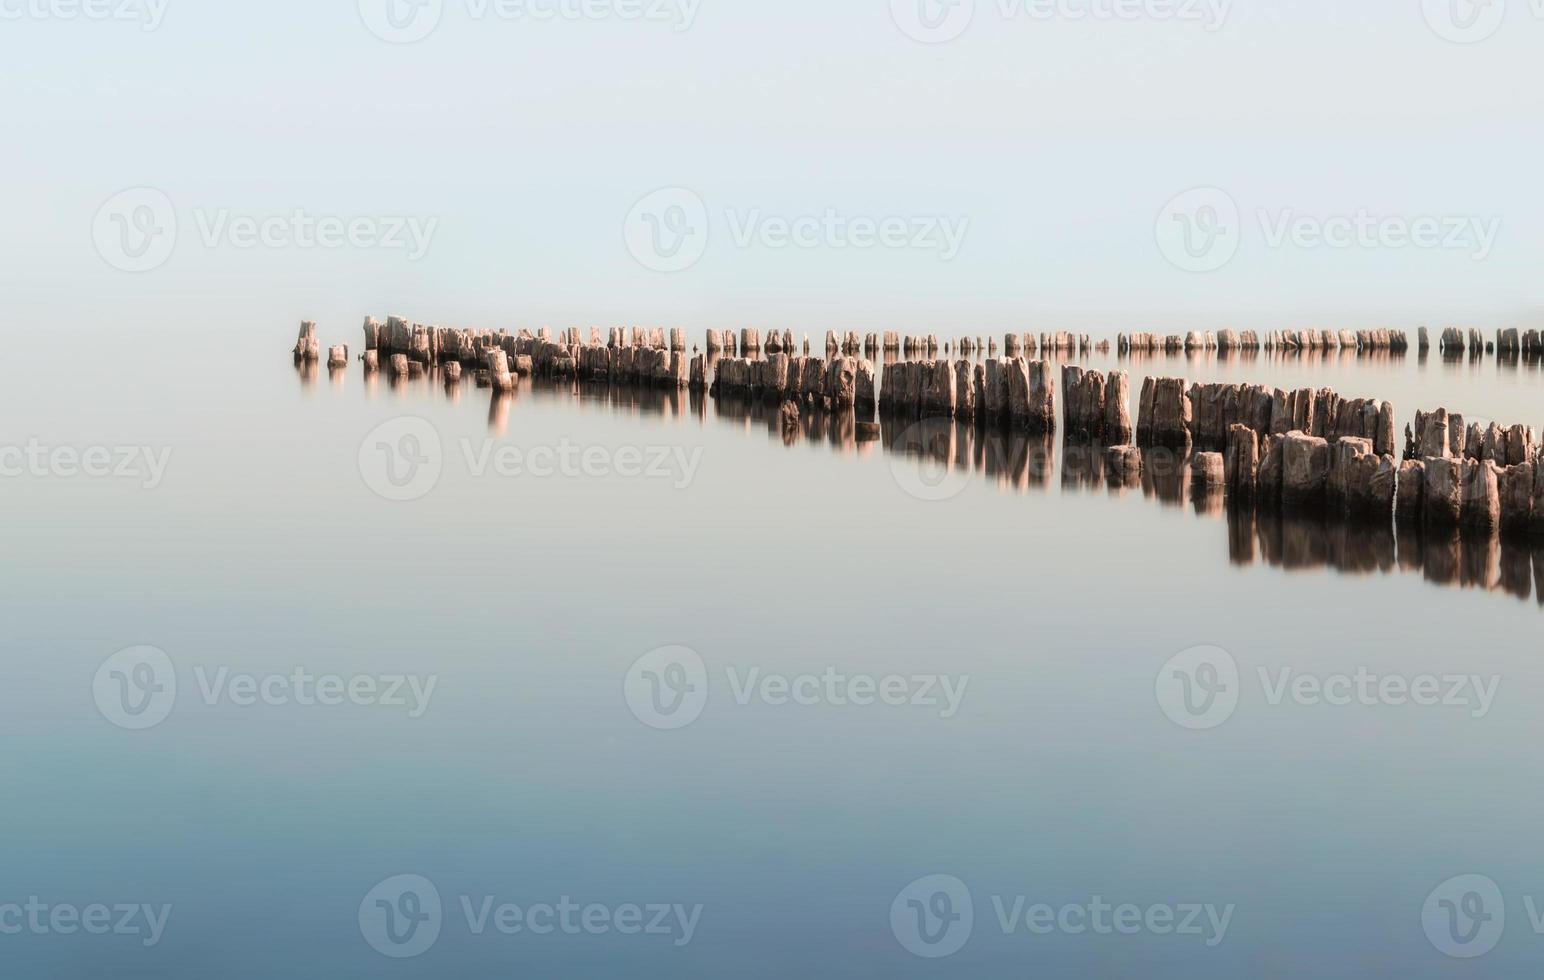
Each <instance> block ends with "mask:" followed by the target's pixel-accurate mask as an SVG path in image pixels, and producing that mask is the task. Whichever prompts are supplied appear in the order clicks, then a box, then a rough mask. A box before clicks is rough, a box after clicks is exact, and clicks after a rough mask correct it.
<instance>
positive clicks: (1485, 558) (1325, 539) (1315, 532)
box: [1227, 502, 1544, 605]
mask: <svg viewBox="0 0 1544 980" xmlns="http://www.w3.org/2000/svg"><path fill="white" fill-rule="evenodd" d="M1227 520H1228V558H1229V560H1230V561H1231V562H1232V563H1233V564H1234V565H1241V566H1242V565H1253V564H1254V563H1255V561H1256V558H1257V556H1258V557H1259V558H1260V559H1263V561H1264V564H1267V565H1273V566H1276V567H1279V568H1284V569H1286V570H1288V571H1312V570H1319V569H1330V570H1334V571H1337V572H1342V573H1347V574H1352V575H1371V574H1374V573H1377V574H1390V573H1392V572H1396V571H1398V572H1404V573H1407V574H1419V575H1421V576H1422V577H1423V578H1424V579H1425V580H1426V581H1427V582H1430V583H1432V584H1433V585H1442V586H1451V587H1457V588H1465V589H1479V590H1481V591H1486V592H1500V593H1505V594H1507V595H1512V596H1515V597H1517V598H1519V599H1528V598H1530V597H1533V596H1535V594H1536V592H1535V580H1536V579H1537V580H1539V581H1544V549H1540V548H1538V547H1537V546H1536V545H1533V544H1532V543H1530V542H1525V541H1517V540H1513V539H1511V538H1503V537H1501V536H1500V535H1498V534H1496V533H1494V532H1489V533H1487V532H1484V531H1475V530H1472V529H1459V528H1440V529H1439V528H1428V527H1422V526H1421V525H1420V524H1419V523H1413V522H1410V523H1400V524H1399V526H1398V527H1397V529H1396V527H1395V523H1394V521H1393V520H1392V519H1390V520H1389V521H1365V520H1361V521H1358V520H1345V519H1342V518H1341V517H1339V516H1338V515H1334V514H1331V513H1318V514H1294V513H1287V512H1282V511H1279V510H1277V509H1274V508H1258V509H1257V508H1253V507H1250V506H1247V505H1244V506H1240V505H1237V504H1235V503H1232V502H1230V503H1229V504H1228V506H1227ZM1538 601H1539V604H1540V605H1544V592H1540V593H1538Z"/></svg>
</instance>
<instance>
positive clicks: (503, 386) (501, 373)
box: [392, 350, 515, 391]
mask: <svg viewBox="0 0 1544 980" xmlns="http://www.w3.org/2000/svg"><path fill="white" fill-rule="evenodd" d="M392 360H394V361H395V360H396V358H395V357H394V358H392ZM487 367H488V382H489V383H490V384H491V385H492V386H493V387H494V388H496V389H497V390H499V391H512V390H513V389H514V387H515V379H514V377H513V376H512V375H511V374H510V373H509V355H508V354H506V353H504V352H503V351H502V350H491V351H489V352H488V362H487Z"/></svg>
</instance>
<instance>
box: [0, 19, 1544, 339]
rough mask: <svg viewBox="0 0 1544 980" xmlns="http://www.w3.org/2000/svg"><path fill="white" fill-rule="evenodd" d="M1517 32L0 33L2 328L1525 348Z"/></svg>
mask: <svg viewBox="0 0 1544 980" xmlns="http://www.w3.org/2000/svg"><path fill="white" fill-rule="evenodd" d="M83 3H84V6H83ZM1535 6H1538V7H1540V8H1544V0H1505V2H1502V0H1490V2H1489V3H1481V4H1478V5H1476V4H1473V3H1471V0H1451V3H1450V2H1449V0H1401V2H1390V0H1380V2H1368V3H1360V4H1347V3H1343V2H1339V3H1331V2H1328V0H1294V2H1291V3H1286V2H1280V3H1266V2H1261V0H1255V2H1250V0H1234V2H1231V3H1230V2H1226V0H952V3H945V2H943V0H848V2H845V3H839V4H832V3H827V2H822V3H816V2H808V0H785V2H780V3H776V4H772V3H746V2H743V0H742V2H736V3H733V4H729V3H723V2H721V0H718V2H715V0H502V2H499V0H357V2H356V0H328V2H315V0H310V2H304V0H273V2H269V3H264V4H262V5H258V6H250V5H231V4H214V3H200V4H193V3H189V2H185V0H110V2H108V0H0V79H3V83H4V89H5V91H6V93H7V97H6V113H5V117H6V123H5V126H6V132H7V137H8V138H7V140H6V152H5V153H4V154H3V155H0V174H3V176H4V178H5V179H4V186H5V187H6V188H8V193H7V195H6V196H7V205H8V206H7V212H8V216H9V219H10V220H9V221H7V222H5V224H4V226H3V230H0V313H4V314H5V315H6V317H7V320H8V321H9V323H10V324H11V325H12V328H13V329H15V328H17V327H19V326H21V325H23V324H29V323H30V324H53V325H55V326H56V327H63V328H65V329H68V330H73V331H106V330H131V331H133V332H134V333H135V334H136V335H138V336H141V337H148V338H155V337H158V336H161V335H165V336H167V337H169V338H170V337H174V336H176V335H178V334H179V333H180V332H184V331H188V330H208V329H210V328H211V326H216V327H217V326H219V325H220V324H226V325H230V326H236V325H242V326H243V329H245V328H246V327H247V326H250V325H252V324H266V323H268V322H273V323H275V324H276V325H280V326H276V329H280V331H281V332H285V331H292V330H293V326H294V322H295V321H298V320H300V319H302V318H305V319H316V320H318V321H321V322H322V323H323V324H324V327H323V336H324V340H337V339H344V340H350V341H353V340H354V339H355V334H356V333H357V330H358V323H359V322H360V321H361V320H362V318H363V316H365V315H366V314H374V315H377V316H385V315H386V314H388V313H396V314H401V315H405V316H408V317H410V318H412V319H415V320H419V321H421V322H427V323H438V324H444V325H455V326H491V327H510V328H516V327H521V326H533V325H538V324H542V323H551V324H553V325H555V326H565V325H570V324H576V325H577V324H584V325H588V324H600V325H611V324H635V323H644V324H659V325H682V326H686V327H688V328H689V329H692V330H702V329H706V328H709V327H725V326H746V325H755V326H762V327H763V328H779V329H782V328H787V329H792V330H794V331H796V332H798V331H803V332H808V333H812V334H815V335H816V336H819V335H820V334H821V333H823V332H824V330H826V329H833V328H837V329H853V330H859V331H867V330H884V329H898V330H903V331H906V330H910V331H919V330H927V331H934V332H937V333H940V334H958V333H967V332H1001V331H1003V330H1052V329H1062V328H1065V329H1074V330H1079V331H1084V332H1090V333H1094V334H1096V335H1102V336H1113V334H1114V332H1116V331H1117V330H1138V329H1157V330H1185V329H1189V328H1192V327H1194V328H1198V329H1208V328H1221V327H1226V326H1232V327H1236V328H1241V329H1249V328H1254V329H1262V330H1267V329H1276V328H1283V327H1294V328H1296V327H1302V326H1331V327H1341V326H1345V327H1360V326H1375V325H1390V326H1396V327H1406V328H1412V327H1414V326H1417V325H1422V324H1427V325H1431V326H1433V327H1441V326H1444V325H1448V324H1463V325H1475V326H1479V327H1482V328H1485V329H1491V328H1494V327H1497V326H1509V325H1518V326H1524V327H1527V326H1530V325H1532V326H1541V325H1544V324H1541V323H1540V320H1541V319H1544V302H1541V301H1540V295H1539V294H1540V286H1539V282H1540V276H1539V273H1540V271H1541V270H1544V231H1541V229H1544V189H1541V182H1540V180H1539V178H1538V176H1537V170H1538V168H1537V163H1536V162H1537V160H1539V159H1540V158H1541V152H1540V151H1541V149H1544V147H1541V142H1544V137H1541V135H1540V133H1541V130H1540V127H1539V126H1538V119H1539V118H1540V117H1541V114H1540V111H1539V110H1540V103H1541V102H1544V85H1541V84H1540V82H1541V81H1544V62H1541V61H1540V60H1539V59H1538V57H1537V52H1538V51H1539V50H1540V45H1541V44H1544V9H1540V10H1536V9H1535ZM86 11H90V15H89V16H88V15H87V13H86Z"/></svg>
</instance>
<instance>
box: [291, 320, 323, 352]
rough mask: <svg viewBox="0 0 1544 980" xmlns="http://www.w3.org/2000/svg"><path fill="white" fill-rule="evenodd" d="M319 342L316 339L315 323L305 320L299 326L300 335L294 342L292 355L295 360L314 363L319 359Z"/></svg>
mask: <svg viewBox="0 0 1544 980" xmlns="http://www.w3.org/2000/svg"><path fill="white" fill-rule="evenodd" d="M321 350H322V348H321V342H320V341H318V340H317V339H316V322H315V321H313V320H306V321H305V322H304V323H302V324H301V325H300V335H299V337H297V338H296V340H295V348H294V351H293V353H294V355H295V358H296V359H297V360H301V361H315V360H318V359H319V358H320V357H321Z"/></svg>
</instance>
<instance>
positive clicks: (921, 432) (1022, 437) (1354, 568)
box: [296, 351, 1544, 606]
mask: <svg viewBox="0 0 1544 980" xmlns="http://www.w3.org/2000/svg"><path fill="white" fill-rule="evenodd" d="M1237 353H1239V352H1231V353H1230V356H1231V355H1232V354H1237ZM1307 353H1308V354H1309V356H1324V355H1323V353H1321V352H1307ZM1138 356H1140V357H1149V356H1156V357H1159V358H1162V357H1163V356H1164V355H1163V354H1161V353H1160V354H1157V355H1146V354H1143V355H1138ZM1292 356H1301V355H1292ZM1330 356H1341V357H1356V356H1358V355H1356V354H1355V353H1354V352H1350V351H1342V352H1330ZM1368 356H1373V357H1389V356H1393V357H1400V356H1402V355H1398V354H1395V355H1389V354H1387V353H1386V352H1379V353H1376V354H1373V355H1366V354H1363V355H1360V357H1361V358H1363V359H1365V358H1366V357H1368ZM894 358H895V355H894V354H887V355H886V358H885V359H886V360H887V361H889V360H893V359H894ZM1443 361H1444V362H1445V363H1448V362H1451V361H1452V358H1450V357H1448V356H1444V357H1443ZM1459 363H1461V364H1467V363H1468V355H1467V354H1460V355H1459ZM296 372H297V374H298V376H299V377H300V379H301V382H302V384H303V385H306V386H309V385H312V384H314V382H315V380H316V375H317V373H318V372H317V368H316V366H315V364H314V363H310V364H307V363H301V364H297V365H296ZM382 373H386V372H382ZM379 378H380V375H379V374H369V373H367V374H366V375H365V385H364V390H365V392H366V395H367V396H373V395H374V394H375V393H376V391H377V389H378V387H379ZM423 380H424V379H423V377H420V378H415V379H412V381H409V380H408V379H406V378H397V377H392V376H390V375H389V373H387V384H388V385H389V386H390V388H391V389H392V390H393V391H394V392H399V391H402V390H405V389H406V387H407V386H408V385H410V384H412V383H413V382H418V383H422V382H423ZM334 382H335V383H336V379H334ZM471 383H472V382H471V381H470V380H469V379H468V378H463V379H462V381H461V382H460V383H459V384H448V385H446V386H445V387H446V397H447V398H448V399H449V400H451V401H452V402H454V401H457V400H458V399H459V398H460V394H461V393H460V386H461V385H466V384H471ZM523 397H532V398H538V399H554V400H568V401H570V402H577V404H578V409H579V410H580V411H584V410H588V409H589V408H592V407H602V408H604V409H609V410H611V411H617V412H623V413H627V414H634V415H641V416H649V417H652V418H655V419H669V420H672V421H676V422H681V421H685V420H687V419H688V418H690V419H691V420H694V421H695V422H696V423H697V424H698V425H705V424H708V420H709V418H710V417H711V418H712V420H713V423H714V424H717V425H730V426H735V427H738V428H740V429H741V430H743V431H744V432H746V433H747V434H749V433H752V432H757V431H759V432H760V433H761V434H763V435H764V436H765V437H766V438H768V439H769V440H771V441H775V442H777V443H781V444H782V446H784V447H787V448H793V447H797V446H799V445H801V444H804V445H808V446H810V447H824V448H827V449H829V450H833V451H835V452H838V453H841V454H848V453H851V454H853V455H856V456H859V457H863V456H869V455H871V454H873V453H874V452H875V451H876V450H875V445H876V442H875V441H872V440H870V439H869V438H860V437H859V434H858V421H859V420H858V419H857V416H856V414H855V412H854V411H853V410H851V409H847V410H845V411H828V410H826V409H824V408H823V407H821V406H820V405H818V404H814V405H810V404H806V405H802V406H800V413H799V417H798V419H797V421H796V422H793V423H792V424H790V425H788V426H785V425H784V424H783V420H782V415H781V410H782V403H781V402H780V401H779V400H778V399H775V398H773V399H766V398H762V397H759V396H755V395H749V396H748V395H736V394H727V393H726V394H723V395H720V396H718V397H710V396H708V394H707V393H706V392H703V391H700V390H686V389H676V388H668V387H650V386H647V385H611V384H608V383H606V382H569V381H562V382H550V381H533V380H532V379H530V378H521V379H519V380H518V383H517V384H516V387H515V390H514V391H513V392H493V393H492V395H491V399H490V403H489V409H488V427H489V430H490V431H491V432H493V433H494V434H503V433H505V432H506V431H507V430H508V427H509V417H510V412H511V410H512V408H513V406H514V404H515V402H516V400H517V399H519V398H523ZM1059 441H1060V442H1061V443H1062V444H1061V446H1060V453H1059V454H1058V442H1059ZM877 445H878V447H879V449H878V451H880V452H883V453H885V454H891V455H895V456H898V457H901V458H903V459H905V460H907V461H908V462H909V463H910V464H912V465H915V466H916V467H918V469H919V472H920V471H922V470H931V471H933V474H934V476H935V477H936V478H937V479H938V480H939V481H940V482H941V481H942V480H943V479H945V478H947V479H950V480H952V481H953V483H954V484H955V485H962V484H963V480H964V479H965V478H968V479H972V480H973V479H978V478H979V479H982V480H984V481H985V482H986V483H987V484H989V485H991V486H993V487H995V488H997V489H998V490H1006V491H1009V492H1014V493H1028V492H1030V491H1045V490H1047V489H1048V488H1049V487H1050V485H1051V481H1052V479H1053V477H1057V478H1058V482H1059V484H1060V489H1061V491H1062V492H1063V493H1079V492H1081V493H1104V494H1107V495H1109V496H1114V497H1120V496H1124V495H1126V494H1129V493H1133V492H1135V491H1136V490H1138V489H1140V490H1141V493H1142V496H1143V497H1144V498H1147V499H1149V500H1152V501H1155V502H1156V503H1157V504H1158V505H1159V506H1162V507H1171V508H1184V507H1186V506H1187V505H1189V508H1190V509H1192V510H1193V511H1194V513H1195V514H1196V515H1197V516H1198V517H1201V518H1204V519H1222V520H1225V521H1226V522H1227V547H1228V559H1229V562H1230V563H1231V564H1233V565H1235V566H1248V565H1253V564H1255V563H1256V562H1263V563H1264V564H1266V565H1271V566H1275V567H1278V568H1283V569H1286V570H1288V571H1305V570H1332V571H1336V572H1341V573H1346V574H1355V575H1368V574H1372V573H1375V572H1376V573H1379V574H1389V573H1393V572H1396V571H1398V572H1404V573H1408V574H1420V575H1421V576H1422V577H1423V578H1424V579H1425V581H1427V582H1429V583H1432V584H1434V585H1441V586H1449V587H1458V588H1470V589H1478V590H1482V591H1487V592H1497V593H1503V594H1507V595H1512V596H1515V597H1517V598H1520V599H1528V598H1530V597H1534V596H1537V599H1538V602H1539V605H1540V606H1544V592H1541V591H1540V590H1539V589H1537V588H1536V583H1539V582H1544V548H1541V547H1540V546H1539V543H1536V542H1533V541H1531V540H1526V539H1517V538H1513V537H1511V536H1507V537H1505V538H1503V537H1502V536H1501V535H1499V534H1498V533H1496V532H1490V533H1488V534H1487V533H1484V532H1478V533H1476V532H1474V531H1472V530H1467V529H1465V530H1462V531H1461V530H1459V529H1440V530H1439V529H1431V528H1424V527H1421V526H1419V525H1418V524H1412V523H1409V522H1401V523H1400V524H1399V526H1398V527H1397V529H1396V526H1395V523H1396V522H1395V521H1394V519H1393V517H1392V515H1390V518H1389V519H1388V520H1387V521H1376V520H1366V519H1347V518H1344V517H1342V516H1341V515H1339V514H1338V513H1335V512H1333V511H1321V512H1316V513H1294V512H1290V511H1282V510H1280V509H1278V508H1276V507H1264V506H1262V507H1255V506H1253V505H1251V504H1248V503H1247V502H1246V503H1244V504H1242V505H1240V503H1239V502H1238V501H1235V500H1233V499H1231V498H1230V496H1229V495H1228V494H1227V493H1226V492H1225V491H1224V489H1223V488H1221V487H1216V486H1205V485H1198V484H1196V483H1195V482H1193V480H1192V476H1191V469H1190V461H1191V453H1189V452H1188V451H1176V450H1168V449H1162V448H1149V449H1145V450H1142V451H1141V452H1140V453H1136V454H1134V455H1135V459H1131V460H1126V461H1124V463H1123V461H1122V460H1120V459H1118V458H1114V457H1112V454H1110V452H1109V450H1108V447H1105V446H1102V445H1100V444H1097V443H1089V442H1083V441H1076V440H1070V439H1068V440H1065V441H1062V440H1061V437H1059V436H1056V435H1050V434H1047V435H1031V434H1029V433H1026V432H1022V431H1016V430H1012V429H1009V428H1002V427H999V426H996V425H985V424H981V423H977V422H967V421H960V420H956V419H953V418H943V417H940V418H923V419H918V418H912V417H909V416H896V415H891V414H884V413H882V414H881V415H880V416H879V437H878V440H877ZM1127 452H1130V450H1127ZM1058 456H1059V458H1058ZM1137 460H1139V461H1140V462H1139V465H1137ZM1058 464H1059V469H1060V473H1059V474H1057V473H1056V472H1055V471H1056V470H1057V469H1058ZM921 479H922V480H923V482H924V483H926V482H927V481H928V479H929V477H922V478H921ZM942 497H943V495H941V496H940V499H942Z"/></svg>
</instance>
